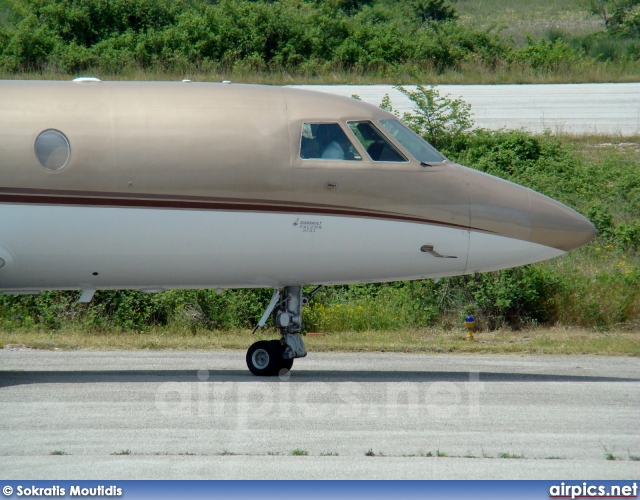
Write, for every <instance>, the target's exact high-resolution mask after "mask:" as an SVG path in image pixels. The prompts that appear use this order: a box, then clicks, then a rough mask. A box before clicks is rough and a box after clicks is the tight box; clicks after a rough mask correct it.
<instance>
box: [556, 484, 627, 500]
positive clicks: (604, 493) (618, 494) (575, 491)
mask: <svg viewBox="0 0 640 500" xmlns="http://www.w3.org/2000/svg"><path fill="white" fill-rule="evenodd" d="M549 498H571V499H575V498H638V485H637V483H633V484H625V485H618V484H612V485H610V486H606V485H603V484H589V483H586V482H584V483H582V484H565V483H560V484H554V485H553V486H551V487H550V488H549Z"/></svg>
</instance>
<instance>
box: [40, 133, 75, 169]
mask: <svg viewBox="0 0 640 500" xmlns="http://www.w3.org/2000/svg"><path fill="white" fill-rule="evenodd" d="M35 152H36V157H37V158H38V161H39V162H40V165H42V166H43V167H44V168H46V169H47V170H60V169H61V168H63V167H64V166H65V165H66V164H67V163H68V162H69V157H70V156H71V147H70V145H69V140H68V139H67V137H66V136H65V135H64V134H63V133H62V132H60V131H58V130H53V129H49V130H45V131H44V132H41V133H40V135H39V136H38V138H37V139H36V145H35Z"/></svg>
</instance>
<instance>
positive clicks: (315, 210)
mask: <svg viewBox="0 0 640 500" xmlns="http://www.w3.org/2000/svg"><path fill="white" fill-rule="evenodd" d="M72 193H73V194H72ZM104 195H106V196H104ZM0 203H5V204H25V205H66V206H86V207H112V208H152V209H180V210H215V211H236V212H263V213H292V214H313V215H336V216H348V217H362V218H369V219H383V220H384V219H386V220H398V221H405V222H416V223H420V224H432V225H438V226H445V227H451V228H456V229H472V230H475V231H482V232H492V231H487V230H485V229H481V228H474V227H469V226H466V225H462V224H454V223H449V222H443V221H438V220H433V219H426V218H422V217H416V216H412V215H407V214H399V213H393V212H382V211H378V210H369V209H366V210H362V209H355V208H352V207H344V206H332V205H322V204H311V203H310V204H305V203H299V202H290V203H289V202H284V201H271V200H242V199H233V198H206V197H179V196H175V195H159V196H158V195H148V194H138V193H136V194H135V195H133V196H132V195H129V194H126V193H93V192H83V193H82V194H81V195H80V192H73V191H71V192H70V191H55V190H29V189H22V188H0Z"/></svg>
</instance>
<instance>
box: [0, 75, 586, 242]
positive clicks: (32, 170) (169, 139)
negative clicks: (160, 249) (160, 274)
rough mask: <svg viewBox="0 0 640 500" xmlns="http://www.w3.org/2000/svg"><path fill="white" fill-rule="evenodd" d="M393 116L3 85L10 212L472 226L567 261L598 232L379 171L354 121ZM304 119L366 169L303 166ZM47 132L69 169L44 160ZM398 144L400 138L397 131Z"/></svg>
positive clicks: (536, 207)
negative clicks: (354, 153)
mask: <svg viewBox="0 0 640 500" xmlns="http://www.w3.org/2000/svg"><path fill="white" fill-rule="evenodd" d="M390 117H392V115H390V114H389V113H387V112H385V111H383V110H381V109H378V108H376V107H375V106H372V105H370V104H367V103H364V102H361V101H358V100H355V99H350V98H345V97H339V96H334V95H330V94H323V93H317V92H310V91H305V90H299V89H291V88H281V87H268V86H253V85H237V84H209V83H204V84H202V83H190V82H189V83H186V82H185V83H182V82H177V83H172V82H43V81H2V82H0V171H1V177H0V178H1V180H0V203H18V204H20V203H24V204H43V205H52V204H53V205H71V206H76V205H83V206H111V207H149V208H173V209H198V210H231V211H234V210H237V211H259V212H272V213H294V214H295V213H301V214H302V213H304V214H328V215H338V216H353V217H365V218H377V219H386V220H401V221H407V222H416V223H424V224H433V225H439V226H445V227H452V228H463V229H469V230H470V231H478V232H485V233H491V234H496V235H500V236H505V237H508V238H515V239H518V240H524V241H531V242H534V243H537V244H540V245H546V246H548V247H553V248H556V249H560V250H563V251H568V250H570V249H573V248H576V247H578V246H581V245H583V244H585V243H586V242H588V241H590V240H591V239H592V238H593V236H594V234H595V233H594V230H593V226H592V225H591V224H590V223H589V222H588V221H586V219H584V218H582V217H581V216H580V215H579V214H577V213H576V212H574V211H573V210H571V209H569V208H567V207H565V206H564V205H561V204H560V203H557V202H555V201H553V200H551V199H549V198H546V197H544V196H542V195H540V194H537V193H535V192H533V191H531V190H528V189H525V188H522V187H520V186H517V185H514V184H512V183H509V182H506V181H503V180H499V179H497V178H494V177H492V176H489V175H486V174H483V173H480V172H476V171H474V170H471V169H468V168H465V167H462V166H460V165H456V164H455V163H452V162H449V161H445V162H442V163H435V164H433V165H432V166H429V167H425V166H421V164H420V163H419V162H418V161H417V160H415V159H414V158H413V157H412V156H411V155H410V154H409V153H408V152H407V151H406V150H405V149H404V148H403V147H402V146H401V145H400V144H398V143H397V142H396V141H395V140H394V139H393V138H390V137H389V140H390V141H391V142H392V143H394V144H395V145H396V146H397V148H398V149H399V150H400V151H402V152H403V153H404V155H405V156H406V157H407V158H408V159H409V161H408V162H404V163H399V162H373V161H371V160H370V158H369V156H368V155H367V152H366V151H365V150H364V149H363V148H362V145H361V144H360V143H359V142H358V140H357V139H356V138H355V136H354V135H353V132H352V131H351V130H350V129H349V127H348V126H347V125H346V122H347V121H350V120H368V121H371V122H373V123H374V124H375V123H376V122H377V120H380V119H385V118H390ZM305 122H314V123H325V122H326V123H334V122H337V123H339V124H340V125H341V127H342V128H343V130H344V132H345V133H346V134H347V136H348V137H349V139H351V141H352V142H353V144H354V145H355V146H356V148H357V149H358V152H359V153H360V155H361V156H362V160H361V161H357V162H356V161H341V160H322V159H317V160H307V159H302V158H301V157H300V141H301V127H302V124H303V123H305ZM47 129H54V130H59V131H61V132H63V133H64V134H65V135H66V137H67V138H68V140H69V144H70V149H71V154H70V158H69V161H68V164H67V165H66V166H65V167H64V168H62V169H60V170H58V171H50V170H47V169H45V168H42V166H41V165H40V164H39V162H38V159H37V158H36V155H35V154H34V141H35V140H36V138H37V137H38V135H39V134H40V133H41V132H42V131H43V130H47ZM387 135H388V134H387Z"/></svg>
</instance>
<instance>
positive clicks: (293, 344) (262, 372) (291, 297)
mask: <svg viewBox="0 0 640 500" xmlns="http://www.w3.org/2000/svg"><path fill="white" fill-rule="evenodd" d="M319 288H320V287H318V288H316V289H315V290H314V291H313V292H312V294H313V293H315V292H316V291H318V290H319ZM312 294H311V295H312ZM308 302H309V297H306V296H303V295H302V286H287V287H285V288H284V290H283V291H282V294H280V292H279V291H275V292H274V294H273V297H272V298H271V302H270V303H269V307H268V308H267V310H266V311H265V313H264V314H263V315H262V318H261V319H260V322H259V323H258V326H256V329H258V328H259V327H261V326H264V324H265V323H266V320H267V318H268V317H269V315H270V314H271V312H272V311H273V321H274V323H275V325H276V326H277V327H278V329H279V330H280V336H281V337H280V340H260V341H258V342H255V343H254V344H253V345H252V346H251V347H249V350H248V351H247V366H248V367H249V370H250V371H251V373H253V374H254V375H258V376H274V375H278V374H279V373H280V371H281V370H282V369H286V370H290V369H291V367H292V366H293V360H294V359H295V358H303V357H305V356H306V355H307V351H306V349H305V347H304V341H303V340H302V336H301V332H302V329H303V325H302V308H303V307H304V306H305V305H307V303H308ZM254 332H255V330H254Z"/></svg>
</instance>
